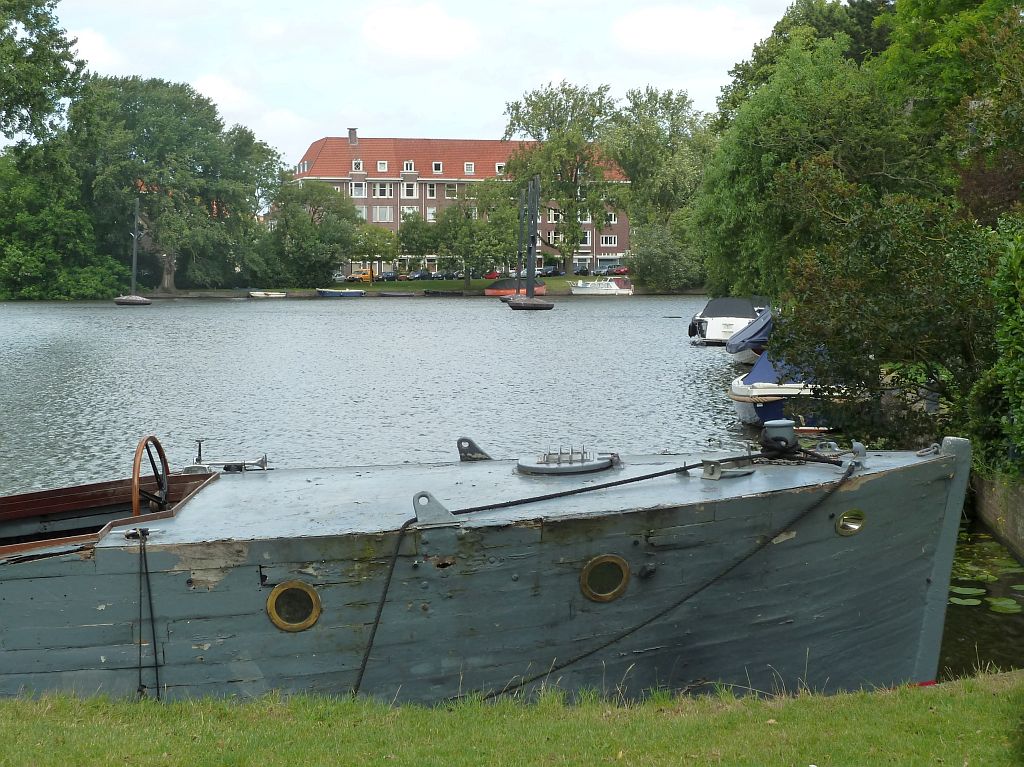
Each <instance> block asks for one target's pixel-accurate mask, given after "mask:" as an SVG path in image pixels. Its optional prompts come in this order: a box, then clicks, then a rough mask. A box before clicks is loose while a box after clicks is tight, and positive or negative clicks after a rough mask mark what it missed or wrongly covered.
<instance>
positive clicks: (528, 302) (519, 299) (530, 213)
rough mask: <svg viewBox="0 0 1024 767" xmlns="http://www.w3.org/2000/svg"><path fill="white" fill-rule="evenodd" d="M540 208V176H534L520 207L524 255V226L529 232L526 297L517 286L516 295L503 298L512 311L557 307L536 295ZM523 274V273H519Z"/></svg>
mask: <svg viewBox="0 0 1024 767" xmlns="http://www.w3.org/2000/svg"><path fill="white" fill-rule="evenodd" d="M539 207H540V176H534V177H533V178H531V179H530V183H529V185H528V188H527V192H526V205H522V204H520V206H519V243H520V246H519V252H520V255H521V254H522V242H523V226H524V223H525V226H526V228H527V231H528V239H527V245H526V295H525V296H523V295H520V294H519V286H518V284H517V285H516V294H515V295H513V296H509V297H507V298H503V299H502V300H503V301H505V303H506V304H508V307H509V308H510V309H518V310H524V309H525V310H534V311H536V310H543V309H553V308H554V307H555V305H554V304H553V303H551V302H550V301H546V300H545V299H543V298H538V297H537V296H536V295H534V281H535V279H536V275H535V274H534V272H535V271H536V270H535V266H536V264H537V209H538V208H539ZM517 274H521V272H517Z"/></svg>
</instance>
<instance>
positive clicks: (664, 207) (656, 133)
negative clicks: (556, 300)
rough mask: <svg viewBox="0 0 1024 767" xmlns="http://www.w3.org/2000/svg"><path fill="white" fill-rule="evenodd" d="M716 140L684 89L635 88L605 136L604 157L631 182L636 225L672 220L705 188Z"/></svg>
mask: <svg viewBox="0 0 1024 767" xmlns="http://www.w3.org/2000/svg"><path fill="white" fill-rule="evenodd" d="M715 144H716V138H715V136H714V134H713V133H712V132H711V130H710V125H709V120H708V118H706V117H705V116H704V115H702V114H701V113H699V112H695V111H694V110H693V102H692V101H691V100H690V97H689V96H688V95H687V94H686V92H685V91H672V90H668V91H664V92H659V91H658V90H656V89H655V88H650V87H648V88H646V89H644V90H642V91H641V90H630V91H628V92H627V93H626V99H625V103H624V104H623V105H621V106H620V107H619V108H618V109H617V110H616V112H615V113H614V114H613V115H612V117H611V118H610V120H609V122H608V125H607V127H606V129H605V131H604V133H603V135H602V141H601V145H602V148H603V151H604V153H605V155H606V156H607V157H608V158H609V159H611V160H612V161H613V162H614V163H615V164H616V165H617V166H618V167H619V168H620V169H621V170H622V172H623V173H625V175H626V178H628V179H629V189H628V192H627V194H626V195H625V197H626V200H627V202H626V207H627V210H628V212H629V220H630V222H631V223H632V224H633V225H635V226H640V225H643V224H645V223H648V222H660V223H662V224H664V223H666V222H667V221H668V218H669V216H670V215H671V214H672V213H673V212H675V211H676V210H678V209H679V208H682V207H683V206H684V205H686V204H687V203H688V202H689V201H690V199H691V198H692V197H693V195H694V193H695V192H696V191H697V189H698V188H699V187H700V183H701V179H702V178H703V175H704V168H705V167H706V165H707V163H708V161H709V159H710V156H711V153H712V151H713V150H714V147H715Z"/></svg>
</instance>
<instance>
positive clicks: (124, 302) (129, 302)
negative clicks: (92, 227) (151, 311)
mask: <svg viewBox="0 0 1024 767" xmlns="http://www.w3.org/2000/svg"><path fill="white" fill-rule="evenodd" d="M138 254H139V198H138V197H136V198H135V227H134V229H133V231H132V288H131V292H130V293H129V294H128V295H126V296H118V297H117V298H115V299H114V303H115V304H117V305H118V306H149V305H150V304H151V303H153V302H152V301H150V300H149V299H148V298H146V297H144V296H140V295H137V294H136V293H135V276H136V274H137V272H138V263H139V258H138Z"/></svg>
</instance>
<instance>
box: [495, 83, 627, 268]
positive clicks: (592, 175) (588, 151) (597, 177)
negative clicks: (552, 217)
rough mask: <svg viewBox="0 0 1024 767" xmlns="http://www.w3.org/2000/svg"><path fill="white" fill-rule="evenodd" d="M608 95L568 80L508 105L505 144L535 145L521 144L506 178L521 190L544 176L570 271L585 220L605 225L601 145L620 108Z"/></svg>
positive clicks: (601, 89)
mask: <svg viewBox="0 0 1024 767" xmlns="http://www.w3.org/2000/svg"><path fill="white" fill-rule="evenodd" d="M608 90H609V86H607V85H600V86H598V87H597V88H596V89H594V90H591V89H589V88H587V87H586V86H575V85H570V84H569V83H568V82H566V81H565V80H563V81H562V82H561V83H559V85H557V86H554V85H551V84H550V83H549V84H548V85H547V86H546V87H544V88H540V89H538V90H535V91H531V92H529V93H526V94H524V95H523V98H522V100H521V101H513V102H510V103H508V104H506V105H505V114H506V115H507V116H508V123H507V125H506V127H505V135H504V138H505V139H506V140H508V139H511V138H513V137H516V136H519V137H521V138H524V139H530V140H532V142H533V143H527V142H520V143H519V144H518V146H517V147H516V148H515V149H514V150H513V152H512V154H511V156H510V157H509V159H508V162H507V163H506V165H505V173H506V174H507V175H508V176H509V177H510V178H513V179H515V180H516V181H518V182H519V184H520V185H521V186H525V185H526V182H527V180H528V179H530V178H531V177H533V176H535V175H537V176H540V182H541V195H542V198H543V199H544V200H549V201H551V202H552V203H553V204H554V206H555V207H556V208H557V209H558V210H559V211H560V216H559V218H560V221H559V222H558V224H557V231H558V232H559V234H560V235H561V236H560V238H559V244H558V251H559V253H560V255H561V257H562V266H563V268H564V269H566V270H567V271H568V270H569V269H570V267H571V265H572V257H573V254H574V253H575V252H576V248H577V244H578V243H579V242H580V240H581V239H582V237H583V227H582V226H581V224H580V222H581V220H582V219H585V218H586V217H587V216H590V217H591V218H593V219H594V220H603V218H604V213H605V208H606V205H607V199H608V193H609V188H610V185H609V183H608V182H607V181H606V180H605V170H606V166H607V161H606V160H604V159H603V158H601V157H600V155H599V148H598V144H597V141H598V139H599V138H600V136H601V134H602V132H603V130H604V126H605V124H606V123H607V122H608V120H609V119H610V118H611V115H612V113H613V111H614V107H615V102H614V100H613V99H611V98H610V97H609V96H608Z"/></svg>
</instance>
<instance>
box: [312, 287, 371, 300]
mask: <svg viewBox="0 0 1024 767" xmlns="http://www.w3.org/2000/svg"><path fill="white" fill-rule="evenodd" d="M316 294H317V295H318V296H320V298H362V297H363V296H365V295H366V291H365V290H360V289H358V288H317V289H316Z"/></svg>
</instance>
